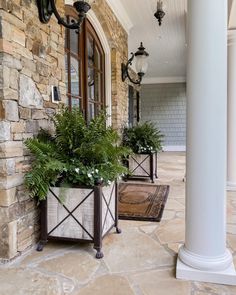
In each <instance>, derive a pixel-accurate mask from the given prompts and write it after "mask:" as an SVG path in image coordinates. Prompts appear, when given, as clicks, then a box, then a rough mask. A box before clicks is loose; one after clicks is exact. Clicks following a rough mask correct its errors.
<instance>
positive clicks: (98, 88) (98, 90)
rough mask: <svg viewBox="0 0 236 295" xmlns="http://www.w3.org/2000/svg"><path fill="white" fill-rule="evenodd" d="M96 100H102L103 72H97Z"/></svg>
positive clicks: (95, 84)
mask: <svg viewBox="0 0 236 295" xmlns="http://www.w3.org/2000/svg"><path fill="white" fill-rule="evenodd" d="M94 86H95V100H96V101H101V99H102V89H101V74H100V73H98V72H95V83H94Z"/></svg>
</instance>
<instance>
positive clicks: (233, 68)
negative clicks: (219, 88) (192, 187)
mask: <svg viewBox="0 0 236 295" xmlns="http://www.w3.org/2000/svg"><path fill="white" fill-rule="evenodd" d="M227 171H228V175H227V176H228V177H227V179H228V183H227V184H228V189H229V190H236V30H232V31H231V30H229V31H228V169H227Z"/></svg>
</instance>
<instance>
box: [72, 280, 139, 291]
mask: <svg viewBox="0 0 236 295" xmlns="http://www.w3.org/2000/svg"><path fill="white" fill-rule="evenodd" d="M75 295H135V294H134V292H133V290H132V288H131V286H130V285H129V282H128V280H127V279H126V278H125V277H122V276H117V275H106V276H102V277H99V278H96V279H95V280H93V281H92V282H90V283H89V284H88V285H87V286H86V287H84V288H82V289H81V290H80V291H78V293H76V294H75Z"/></svg>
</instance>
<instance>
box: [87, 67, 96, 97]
mask: <svg viewBox="0 0 236 295" xmlns="http://www.w3.org/2000/svg"><path fill="white" fill-rule="evenodd" d="M88 97H89V99H92V100H94V98H95V89H94V69H92V68H88Z"/></svg>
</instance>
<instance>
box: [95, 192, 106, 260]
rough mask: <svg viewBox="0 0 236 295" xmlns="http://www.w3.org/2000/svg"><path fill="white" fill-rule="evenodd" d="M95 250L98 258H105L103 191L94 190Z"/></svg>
mask: <svg viewBox="0 0 236 295" xmlns="http://www.w3.org/2000/svg"><path fill="white" fill-rule="evenodd" d="M94 249H95V250H97V253H96V258H97V259H101V258H103V256H104V255H103V253H102V189H101V186H95V188H94Z"/></svg>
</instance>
